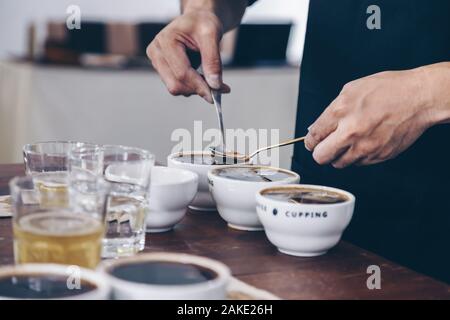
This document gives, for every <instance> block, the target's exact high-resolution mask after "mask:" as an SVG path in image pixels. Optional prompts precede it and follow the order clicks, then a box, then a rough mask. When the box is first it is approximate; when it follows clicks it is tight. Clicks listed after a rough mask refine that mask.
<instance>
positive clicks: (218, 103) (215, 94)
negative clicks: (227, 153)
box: [211, 89, 225, 150]
mask: <svg viewBox="0 0 450 320" xmlns="http://www.w3.org/2000/svg"><path fill="white" fill-rule="evenodd" d="M211 96H212V98H213V102H214V105H215V107H216V111H217V120H218V122H219V129H220V133H221V138H222V147H223V148H222V149H223V150H225V129H224V127H223V116H222V94H221V92H220V91H218V90H214V89H212V90H211Z"/></svg>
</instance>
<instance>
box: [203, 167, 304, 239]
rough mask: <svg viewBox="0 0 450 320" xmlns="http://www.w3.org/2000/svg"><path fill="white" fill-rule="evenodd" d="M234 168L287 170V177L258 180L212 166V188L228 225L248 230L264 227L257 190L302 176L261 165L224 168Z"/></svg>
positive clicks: (295, 181)
mask: <svg viewBox="0 0 450 320" xmlns="http://www.w3.org/2000/svg"><path fill="white" fill-rule="evenodd" d="M233 168H254V169H260V170H269V171H272V170H276V171H282V172H283V173H287V174H288V177H286V178H285V179H282V180H278V181H264V182H255V181H244V180H236V179H230V178H226V177H223V176H219V175H218V174H217V172H218V170H221V169H222V168H218V169H212V170H210V171H209V173H208V179H209V188H210V191H211V194H212V196H213V198H214V200H215V201H216V204H217V210H218V211H219V214H220V216H221V217H222V218H223V219H224V220H225V221H226V222H227V223H228V226H229V227H230V228H233V229H238V230H245V231H260V230H263V225H262V224H261V222H260V221H259V218H258V215H257V213H256V200H255V195H256V192H258V190H260V189H262V188H264V187H270V186H278V185H283V184H294V183H298V182H299V181H300V176H299V175H298V174H297V173H295V172H293V171H289V170H285V169H279V168H273V167H267V166H260V165H236V166H228V167H226V168H223V169H224V170H230V169H231V170H233Z"/></svg>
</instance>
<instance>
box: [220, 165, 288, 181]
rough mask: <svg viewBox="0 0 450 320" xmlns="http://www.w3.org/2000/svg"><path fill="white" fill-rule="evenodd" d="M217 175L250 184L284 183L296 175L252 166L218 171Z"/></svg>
mask: <svg viewBox="0 0 450 320" xmlns="http://www.w3.org/2000/svg"><path fill="white" fill-rule="evenodd" d="M214 172H215V174H216V175H217V176H219V177H223V178H227V179H232V180H239V181H250V182H273V181H283V180H286V179H289V178H293V177H294V175H293V174H291V173H288V172H286V171H283V170H277V169H275V168H270V167H258V166H255V167H254V168H252V167H251V166H245V167H233V168H220V169H216V170H215V171H214Z"/></svg>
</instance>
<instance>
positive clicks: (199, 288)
mask: <svg viewBox="0 0 450 320" xmlns="http://www.w3.org/2000/svg"><path fill="white" fill-rule="evenodd" d="M151 261H163V262H175V263H185V264H194V265H197V266H200V267H203V268H207V269H210V270H212V271H214V272H215V273H216V275H217V276H216V277H215V278H213V279H211V280H208V281H205V282H200V283H195V284H184V285H174V284H171V285H161V284H146V283H139V282H132V281H127V280H124V279H121V278H118V277H116V276H114V275H113V274H112V272H113V270H114V268H115V267H117V266H120V265H123V264H135V263H140V262H151ZM99 271H100V272H101V273H102V274H104V275H105V276H106V278H107V279H108V281H109V283H110V284H111V286H112V289H113V296H114V298H115V299H119V300H135V299H139V300H220V299H225V297H226V288H227V286H228V284H229V282H230V279H231V272H230V269H229V268H228V267H227V266H226V265H225V264H223V263H221V262H219V261H216V260H212V259H209V258H205V257H199V256H194V255H188V254H181V253H158V252H155V253H147V254H139V255H136V256H134V257H127V258H123V259H118V260H105V261H104V262H102V263H101V264H100V266H99Z"/></svg>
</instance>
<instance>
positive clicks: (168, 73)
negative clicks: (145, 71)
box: [147, 46, 194, 96]
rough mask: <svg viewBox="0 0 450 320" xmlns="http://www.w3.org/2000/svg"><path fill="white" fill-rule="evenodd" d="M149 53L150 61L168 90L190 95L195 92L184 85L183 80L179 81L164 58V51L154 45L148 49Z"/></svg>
mask: <svg viewBox="0 0 450 320" xmlns="http://www.w3.org/2000/svg"><path fill="white" fill-rule="evenodd" d="M147 55H148V56H149V58H150V61H151V63H152V65H153V67H154V68H155V69H156V71H157V72H158V74H159V75H160V77H161V80H162V81H163V82H164V84H165V85H166V87H167V90H168V91H169V92H170V93H171V94H172V95H175V96H177V95H180V94H182V95H184V96H186V95H190V94H192V93H194V92H193V90H192V89H191V88H189V87H187V86H185V85H183V84H182V83H181V82H179V81H177V79H176V78H175V76H174V74H173V73H172V70H171V69H170V67H169V65H168V64H167V62H166V60H165V59H164V56H163V54H162V52H161V51H160V50H159V49H158V48H157V47H156V46H154V47H153V48H151V49H147Z"/></svg>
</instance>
